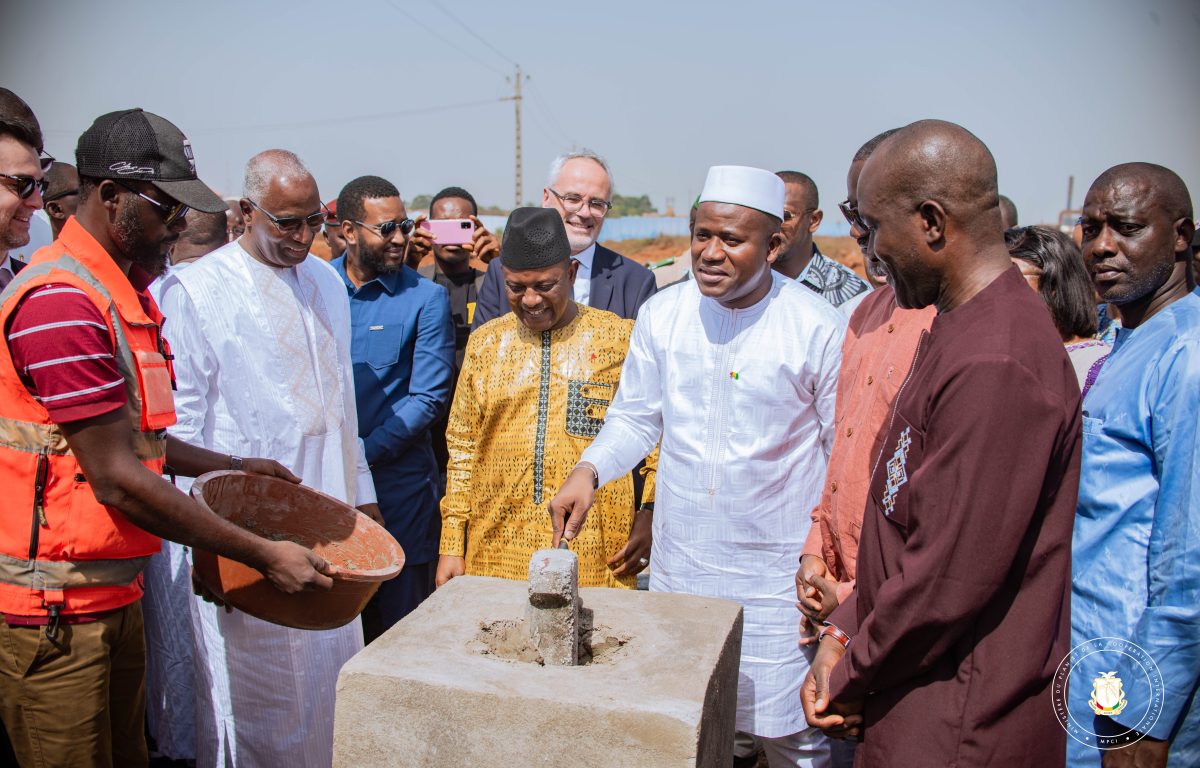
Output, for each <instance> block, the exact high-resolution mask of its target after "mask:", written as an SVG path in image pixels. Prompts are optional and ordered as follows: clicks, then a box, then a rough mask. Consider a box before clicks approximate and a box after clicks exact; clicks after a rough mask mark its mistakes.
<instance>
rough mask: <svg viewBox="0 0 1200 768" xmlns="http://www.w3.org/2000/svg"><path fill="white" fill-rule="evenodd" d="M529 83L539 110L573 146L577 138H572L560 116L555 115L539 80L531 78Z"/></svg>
mask: <svg viewBox="0 0 1200 768" xmlns="http://www.w3.org/2000/svg"><path fill="white" fill-rule="evenodd" d="M529 84H530V85H531V86H533V87H532V89H531V90H532V91H533V101H534V103H535V104H537V107H538V111H540V112H541V113H542V114H544V115H545V116H546V118H547V119H548V120H549V121H550V124H551V125H553V126H554V129H555V131H556V132H557V133H558V135H559V136H560V137H562V138H563V139H565V140H566V142H567V144H570V145H571V146H572V147H573V146H575V140H574V139H572V138H571V134H569V133H567V132H566V130H564V129H563V127H562V123H560V122H558V118H556V117H555V116H554V112H553V111H552V110H551V109H550V107H549V106H548V105H547V104H546V100H545V98H544V97H543V96H542V89H541V88H538V84H537V81H536V80H533V79H532V78H531V79H530V81H529Z"/></svg>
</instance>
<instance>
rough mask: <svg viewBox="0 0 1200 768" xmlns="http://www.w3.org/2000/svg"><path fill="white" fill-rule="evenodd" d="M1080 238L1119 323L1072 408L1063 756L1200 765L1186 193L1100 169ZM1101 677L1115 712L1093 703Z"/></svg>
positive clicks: (1195, 305)
mask: <svg viewBox="0 0 1200 768" xmlns="http://www.w3.org/2000/svg"><path fill="white" fill-rule="evenodd" d="M1082 229H1083V254H1084V260H1085V262H1086V264H1087V266H1088V268H1089V269H1090V270H1091V273H1092V280H1093V282H1094V284H1095V286H1096V291H1097V293H1098V294H1099V295H1100V300H1101V301H1103V302H1107V303H1112V304H1116V305H1117V307H1118V308H1119V309H1120V311H1121V323H1122V328H1121V330H1120V331H1118V332H1117V341H1116V344H1115V345H1114V346H1113V351H1112V354H1111V355H1110V356H1109V358H1108V360H1107V361H1106V362H1105V364H1104V368H1103V369H1102V370H1101V372H1100V375H1099V377H1098V378H1097V379H1096V382H1095V384H1094V385H1093V386H1092V388H1091V389H1090V390H1089V391H1088V394H1087V398H1086V399H1085V400H1084V402H1083V418H1084V438H1083V468H1082V473H1081V478H1080V485H1079V513H1078V515H1077V517H1076V521H1075V533H1074V542H1073V559H1074V570H1075V577H1074V580H1073V588H1072V592H1071V635H1072V638H1071V639H1072V648H1075V649H1076V651H1073V652H1072V656H1073V657H1074V658H1073V659H1072V661H1073V662H1078V664H1079V666H1078V667H1075V668H1073V669H1072V670H1071V680H1070V714H1071V716H1072V717H1073V718H1075V719H1076V720H1077V721H1078V722H1080V723H1082V725H1083V728H1084V729H1085V731H1086V732H1085V733H1084V738H1081V739H1079V740H1075V741H1072V742H1071V743H1070V745H1069V750H1070V757H1071V759H1070V761H1069V763H1070V765H1072V766H1098V765H1100V764H1101V761H1102V756H1103V765H1105V766H1120V765H1138V766H1143V765H1144V766H1160V765H1166V764H1167V760H1168V754H1169V758H1170V764H1171V765H1200V705H1198V704H1197V702H1196V693H1197V689H1198V687H1200V599H1198V597H1197V595H1200V482H1197V478H1198V477H1200V475H1198V470H1200V429H1198V427H1200V422H1198V421H1197V418H1196V394H1197V393H1198V392H1200V294H1198V293H1197V291H1196V290H1195V279H1194V276H1193V274H1192V264H1191V256H1192V255H1191V250H1190V242H1191V239H1192V237H1193V233H1194V232H1195V223H1194V220H1193V218H1192V204H1191V199H1190V197H1189V196H1188V191H1187V187H1185V186H1184V184H1183V181H1182V180H1181V179H1180V178H1179V176H1177V175H1176V174H1175V173H1173V172H1172V171H1170V170H1168V169H1166V168H1163V167H1162V166H1158V165H1151V164H1149V163H1128V164H1125V165H1118V166H1116V167H1114V168H1110V169H1109V170H1107V171H1105V172H1104V173H1103V174H1101V175H1100V178H1098V179H1096V181H1095V182H1093V183H1092V186H1091V189H1089V190H1088V193H1087V197H1086V198H1085V199H1084V203H1083V220H1082ZM1097 638H1107V639H1106V640H1103V641H1101V642H1096V640H1097ZM1147 659H1149V660H1150V661H1153V662H1154V664H1155V665H1157V672H1158V673H1159V674H1160V675H1161V679H1158V680H1151V679H1150V678H1148V677H1147V674H1146V670H1147V669H1149V668H1151V665H1150V664H1149V663H1148V661H1147ZM1105 673H1112V674H1111V677H1114V678H1117V679H1118V680H1120V681H1121V682H1120V683H1118V684H1116V685H1117V686H1118V687H1117V688H1116V691H1117V692H1118V693H1120V692H1121V691H1122V690H1123V698H1124V700H1125V701H1127V702H1128V704H1127V705H1126V706H1124V707H1121V705H1120V698H1117V699H1115V700H1113V701H1105V699H1104V693H1105V690H1106V689H1108V688H1110V687H1112V686H1113V684H1112V683H1109V682H1104V683H1101V684H1100V685H1099V686H1097V685H1096V680H1098V679H1104V675H1105ZM1089 699H1090V700H1091V701H1089ZM1153 701H1157V702H1159V706H1158V707H1153V706H1149V704H1150V703H1151V702H1153ZM1092 702H1096V703H1099V704H1100V705H1101V707H1100V709H1101V710H1102V712H1097V710H1096V708H1095V707H1093V706H1090V704H1091V703H1092ZM1105 707H1107V710H1105ZM1114 709H1115V710H1117V711H1112V710H1114ZM1097 747H1099V748H1100V749H1103V750H1106V751H1104V752H1101V751H1100V750H1098V749H1097Z"/></svg>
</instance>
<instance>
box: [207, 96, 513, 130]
mask: <svg viewBox="0 0 1200 768" xmlns="http://www.w3.org/2000/svg"><path fill="white" fill-rule="evenodd" d="M501 101H504V99H480V100H477V101H463V102H460V103H458V104H442V105H440V106H435V107H418V108H416V109H403V110H399V111H395V112H377V113H375V114H371V115H348V116H346V117H329V118H322V119H319V120H297V121H292V122H287V123H254V124H248V125H222V126H219V127H215V128H208V129H201V130H197V131H189V133H198V134H199V133H220V132H224V131H246V130H256V129H260V128H299V127H304V126H313V125H334V124H337V123H349V122H356V123H361V122H367V121H371V120H392V119H395V118H397V117H410V116H412V115H428V114H433V113H436V112H449V111H451V110H456V109H466V108H468V107H478V106H482V105H484V104H498V103H499V102H501Z"/></svg>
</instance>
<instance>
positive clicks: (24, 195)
mask: <svg viewBox="0 0 1200 768" xmlns="http://www.w3.org/2000/svg"><path fill="white" fill-rule="evenodd" d="M0 178H5V179H12V180H13V181H15V182H17V185H16V187H15V188H14V189H13V192H16V193H17V197H19V198H21V199H22V200H28V199H29V197H30V196H31V195H32V194H33V190H34V188H35V187H36V188H37V190H38V191H39V192H41V193H42V194H43V195H45V194H46V184H47V182H46V180H45V179H35V178H33V177H32V176H22V175H16V176H14V175H12V174H11V173H0Z"/></svg>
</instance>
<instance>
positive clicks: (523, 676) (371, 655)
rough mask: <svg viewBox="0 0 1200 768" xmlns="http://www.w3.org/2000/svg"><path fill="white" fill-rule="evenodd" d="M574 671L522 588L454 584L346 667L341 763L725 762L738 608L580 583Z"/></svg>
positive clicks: (483, 767) (341, 681) (722, 767)
mask: <svg viewBox="0 0 1200 768" xmlns="http://www.w3.org/2000/svg"><path fill="white" fill-rule="evenodd" d="M579 592H580V598H581V600H582V610H581V612H580V614H579V622H580V627H581V630H582V632H583V641H582V643H581V648H580V654H581V663H580V665H579V666H574V667H570V666H555V665H542V664H541V663H538V662H539V661H544V660H542V659H540V656H539V654H538V653H537V652H536V650H534V649H532V648H531V644H530V643H529V639H528V634H527V631H528V627H527V626H526V622H527V619H526V616H525V611H526V606H527V604H528V598H529V593H528V585H527V584H526V583H525V582H521V581H510V580H504V579H492V578H485V577H473V576H460V577H459V578H456V579H454V580H453V581H451V582H450V583H449V584H447V585H446V586H444V587H442V588H441V589H439V590H438V591H437V592H435V593H434V595H433V596H432V597H431V598H430V599H428V600H426V601H425V602H424V603H423V604H422V605H421V606H420V607H419V608H418V609H417V610H416V611H414V612H413V613H411V614H409V615H408V616H407V617H406V618H405V619H404V620H403V621H401V622H400V623H399V624H397V625H396V626H394V627H392V629H390V630H389V631H388V632H386V633H385V634H384V635H383V636H382V637H380V638H379V639H378V640H376V641H375V642H374V643H372V644H371V645H370V646H368V647H367V648H365V649H364V650H363V651H361V652H360V653H359V654H358V655H356V656H355V657H354V658H353V659H351V660H350V661H349V662H347V664H346V665H345V666H344V667H343V668H342V671H341V674H340V675H339V677H338V684H337V704H336V709H335V717H334V759H333V762H334V765H335V766H339V767H341V768H350V767H351V766H354V768H359V767H362V768H374V767H375V766H396V767H398V768H407V767H408V766H412V767H414V768H415V767H416V766H421V767H422V768H424V767H425V766H454V767H455V768H458V767H459V766H471V768H517V767H518V766H520V767H522V768H523V767H524V766H554V768H560V767H561V766H567V765H569V766H571V767H572V768H612V767H613V766H623V765H629V766H638V767H639V768H668V767H670V768H682V767H683V766H689V767H690V766H700V767H702V768H727V767H728V766H729V765H730V764H731V762H732V759H733V755H732V745H733V725H734V715H735V710H736V704H737V682H738V657H739V654H740V651H741V637H742V610H741V606H739V605H737V604H735V603H731V602H728V601H725V600H717V599H711V598H702V597H692V596H688V595H669V594H663V593H658V592H635V591H631V590H622V589H600V588H595V589H590V588H589V589H582V590H580V591H579Z"/></svg>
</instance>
